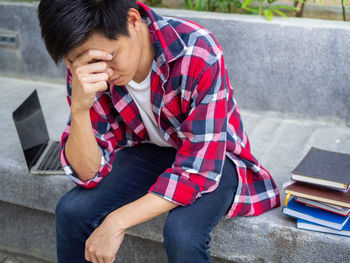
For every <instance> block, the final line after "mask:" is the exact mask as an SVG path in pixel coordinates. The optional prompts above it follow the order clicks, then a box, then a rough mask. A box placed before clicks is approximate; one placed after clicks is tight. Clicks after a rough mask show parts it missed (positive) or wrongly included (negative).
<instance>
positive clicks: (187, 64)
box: [60, 2, 280, 218]
mask: <svg viewBox="0 0 350 263" xmlns="http://www.w3.org/2000/svg"><path fill="white" fill-rule="evenodd" d="M138 5H139V7H140V13H141V15H142V16H144V17H145V18H146V21H147V24H148V27H149V31H150V35H151V40H152V43H153V48H154V50H155V60H154V61H153V66H152V73H151V104H152V110H153V113H154V117H155V119H156V121H157V123H158V126H159V128H160V130H161V132H162V134H163V135H164V138H165V140H166V141H167V142H168V143H169V144H170V145H171V146H172V147H174V148H175V149H177V154H176V157H175V160H174V163H173V165H172V167H169V168H168V169H166V170H165V171H164V172H163V173H162V174H160V175H159V177H158V180H157V181H156V182H155V183H154V185H152V186H151V188H150V189H149V190H148V191H149V192H152V193H155V194H157V195H159V196H161V197H163V198H165V199H167V200H169V201H171V202H173V203H176V204H179V205H182V206H186V205H191V204H192V203H193V202H194V201H195V200H196V199H197V198H199V197H200V196H201V195H202V194H205V193H209V192H211V191H214V190H215V189H216V187H217V186H218V184H219V181H220V178H221V173H222V169H223V165H224V161H225V156H228V157H229V158H230V159H231V160H232V161H233V162H234V164H235V165H236V167H237V173H238V187H237V191H236V195H235V198H234V202H233V204H232V207H231V208H230V209H229V211H228V213H227V214H226V217H227V218H233V217H234V216H236V215H259V214H261V213H263V212H265V211H267V210H269V209H271V208H273V207H277V206H279V205H280V196H279V192H278V189H277V187H276V184H275V183H274V181H273V179H272V177H271V175H270V173H269V172H268V171H267V170H266V169H264V168H263V167H262V166H261V164H260V163H259V162H258V161H257V160H256V158H255V157H254V156H253V155H252V154H251V152H250V146H249V140H248V137H247V135H246V133H245V131H244V129H243V125H242V121H241V118H240V111H239V107H238V105H237V103H236V100H235V98H234V97H233V88H232V87H231V85H230V82H229V78H228V73H227V69H226V66H225V63H224V57H223V50H222V47H221V46H220V45H219V43H218V41H217V40H216V39H215V37H214V36H213V35H212V33H211V32H209V31H208V30H207V29H205V28H203V27H202V26H200V25H198V24H196V23H194V22H192V21H189V20H186V19H179V18H169V17H162V16H159V15H158V14H156V13H155V12H154V11H153V10H152V9H151V8H149V7H148V6H146V5H145V4H143V3H141V2H138ZM71 78H72V75H71V73H70V71H69V70H68V69H67V99H68V103H69V104H70V96H71ZM90 116H91V121H92V127H93V131H94V133H95V137H96V141H97V143H98V145H99V147H100V150H101V153H102V160H101V166H100V169H99V171H98V173H97V174H96V175H95V177H94V178H92V179H91V180H89V181H86V182H84V181H82V180H80V179H79V178H78V177H77V175H76V174H75V173H74V171H73V170H72V168H71V166H70V165H69V163H68V161H67V158H66V156H65V152H64V148H65V144H66V141H67V139H68V136H69V132H70V119H69V120H68V124H67V127H66V129H65V130H64V132H63V135H62V138H61V152H60V159H61V163H62V166H63V167H64V170H65V171H66V173H67V175H68V176H69V177H70V178H71V179H72V180H73V181H74V182H75V183H76V184H77V185H79V186H81V187H84V188H93V187H96V186H97V184H98V183H99V182H100V181H101V180H102V179H103V177H104V176H106V175H108V173H109V172H110V171H111V169H112V164H113V160H114V158H115V155H116V152H117V151H119V150H121V149H122V148H124V147H132V146H134V145H136V144H139V143H140V142H142V141H149V137H148V134H147V131H146V128H145V126H144V124H143V122H142V118H141V116H140V112H139V110H138V108H137V105H136V104H135V102H134V101H133V99H132V97H131V95H130V94H129V92H128V90H127V89H126V87H125V86H110V87H109V89H108V90H107V91H104V92H98V93H97V94H96V98H95V102H94V104H93V106H92V108H91V109H90Z"/></svg>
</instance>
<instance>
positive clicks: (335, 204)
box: [282, 147, 350, 236]
mask: <svg viewBox="0 0 350 263" xmlns="http://www.w3.org/2000/svg"><path fill="white" fill-rule="evenodd" d="M349 188H350V154H345V153H338V152H331V151H326V150H322V149H318V148H315V147H312V148H311V149H310V150H309V152H308V153H307V154H306V155H305V157H304V158H303V159H302V160H301V161H300V163H299V164H298V165H297V166H296V167H295V169H294V170H293V171H292V176H291V181H290V182H289V183H288V184H287V185H285V188H284V192H285V194H286V200H285V205H284V207H283V210H282V212H283V213H284V214H286V215H288V216H291V217H294V218H297V227H298V228H301V229H307V230H313V231H319V232H325V233H333V234H338V235H344V236H350V191H349Z"/></svg>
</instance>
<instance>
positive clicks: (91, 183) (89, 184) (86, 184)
mask: <svg viewBox="0 0 350 263" xmlns="http://www.w3.org/2000/svg"><path fill="white" fill-rule="evenodd" d="M64 150H65V146H63V147H62V148H61V152H60V161H61V164H62V168H63V170H64V172H65V173H66V175H67V176H68V177H69V178H70V179H71V180H72V181H73V182H74V183H75V184H76V185H78V186H80V187H82V188H86V189H90V188H95V187H96V186H97V185H98V184H99V183H100V182H101V180H102V179H103V176H102V175H103V174H107V173H108V172H109V170H108V163H106V162H105V158H104V156H103V154H102V153H101V164H100V168H99V170H98V172H97V173H96V175H95V176H94V178H92V179H90V180H88V181H83V180H81V179H79V178H78V176H77V174H76V173H75V172H74V170H73V169H72V167H71V166H70V164H69V162H68V160H67V157H66V154H65V151H64ZM100 150H101V149H100Z"/></svg>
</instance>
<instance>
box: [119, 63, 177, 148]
mask: <svg viewBox="0 0 350 263" xmlns="http://www.w3.org/2000/svg"><path fill="white" fill-rule="evenodd" d="M151 72H152V70H151V71H150V72H149V73H148V76H147V77H146V78H145V79H144V80H143V81H142V82H140V83H137V82H135V81H133V80H131V81H130V82H129V83H128V84H126V85H125V86H126V88H127V89H128V91H129V93H130V95H131V97H132V98H133V99H134V101H135V103H136V105H137V107H138V109H139V111H140V114H141V118H142V121H143V123H144V125H145V127H146V130H147V133H148V135H149V138H150V141H151V142H152V143H154V144H157V145H158V146H163V147H164V146H165V147H171V145H170V144H169V143H168V142H167V141H166V140H165V139H164V137H163V134H162V132H161V131H160V129H159V128H158V125H157V122H156V119H155V118H154V115H153V112H152V108H151Z"/></svg>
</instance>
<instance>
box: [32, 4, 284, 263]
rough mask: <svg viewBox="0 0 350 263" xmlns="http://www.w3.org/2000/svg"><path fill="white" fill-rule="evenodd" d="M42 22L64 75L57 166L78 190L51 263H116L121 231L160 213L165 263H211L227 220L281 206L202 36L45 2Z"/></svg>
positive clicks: (187, 24)
mask: <svg viewBox="0 0 350 263" xmlns="http://www.w3.org/2000/svg"><path fill="white" fill-rule="evenodd" d="M38 12H39V20H40V26H41V29H42V36H43V39H44V41H45V44H46V47H47V50H48V52H49V53H50V55H51V57H52V58H53V60H54V61H55V62H56V63H58V62H59V61H60V60H61V59H64V61H65V63H66V64H67V98H68V102H69V105H70V109H71V115H70V118H69V120H68V125H67V127H66V129H65V131H64V132H63V135H62V140H61V153H60V158H61V162H62V165H63V167H64V170H65V171H66V173H67V175H68V176H69V177H70V178H71V179H72V180H73V181H74V183H76V184H77V186H76V187H75V188H73V189H72V190H71V191H69V192H68V193H66V194H65V195H64V196H63V197H62V199H61V200H60V201H59V203H58V204H57V207H56V213H55V215H56V234H57V258H58V262H64V263H69V262H87V261H89V262H94V263H96V262H98V263H101V262H104V263H106V262H113V261H114V260H115V257H116V254H117V252H118V249H119V247H120V245H121V243H122V240H123V237H124V233H125V230H126V229H128V228H130V227H132V226H134V225H137V224H140V223H142V222H145V221H147V220H150V219H152V218H154V217H156V216H158V215H160V214H163V213H165V212H169V213H168V217H167V220H166V223H165V225H164V230H163V235H164V246H165V248H166V252H167V256H168V260H169V262H196V263H198V262H210V251H209V250H208V249H209V242H210V232H211V230H212V229H213V228H214V226H215V225H217V223H218V222H219V220H220V219H221V218H222V217H223V216H224V215H225V216H226V217H227V218H233V217H234V216H236V215H259V214H261V213H263V212H265V211H267V210H269V209H271V208H273V207H277V206H279V205H280V199H279V193H278V190H277V188H276V185H275V183H274V181H273V180H272V178H271V176H270V174H269V173H268V171H266V170H265V169H264V168H263V167H262V166H261V165H260V163H259V162H258V161H257V160H256V159H255V158H254V157H253V156H252V155H251V153H250V145H249V141H248V138H247V135H246V133H245V131H244V129H243V125H242V122H241V118H240V113H239V108H238V105H237V104H236V101H235V99H234V97H233V89H232V87H231V85H230V82H229V79H228V74H227V69H226V66H225V64H224V58H223V51H222V48H221V46H220V45H219V43H218V42H217V40H216V39H215V37H214V36H213V35H212V34H211V33H210V32H209V31H208V30H207V29H205V28H203V27H201V26H200V25H198V24H196V23H194V22H191V21H188V20H184V19H177V18H168V17H161V16H159V15H158V14H156V13H155V12H154V11H153V10H152V9H150V8H149V7H148V6H146V5H145V4H143V3H141V2H135V1H130V0H89V1H88V0H75V1H72V0H60V1H57V0H42V1H41V2H40V4H39V8H38Z"/></svg>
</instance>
